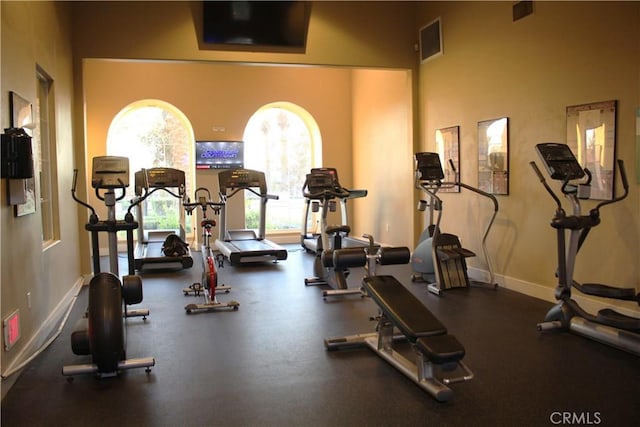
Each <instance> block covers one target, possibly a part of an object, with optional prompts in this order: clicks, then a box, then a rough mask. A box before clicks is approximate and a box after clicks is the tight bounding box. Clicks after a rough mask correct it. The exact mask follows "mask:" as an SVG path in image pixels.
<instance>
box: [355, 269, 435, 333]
mask: <svg viewBox="0 0 640 427" xmlns="http://www.w3.org/2000/svg"><path fill="white" fill-rule="evenodd" d="M363 286H364V288H365V289H366V291H367V293H368V294H369V296H370V297H371V298H372V299H373V300H374V301H375V302H376V304H378V306H379V307H380V308H381V309H382V311H383V312H384V313H385V314H386V315H387V316H388V317H389V319H390V320H391V321H392V322H393V323H394V325H396V327H397V328H398V329H400V331H401V332H402V333H403V334H404V335H405V336H406V337H407V339H408V340H409V341H411V342H412V343H415V342H416V341H417V340H418V338H421V337H429V336H433V335H444V334H446V333H447V328H446V327H445V326H444V325H443V324H442V323H440V321H439V320H438V319H437V318H436V317H435V316H434V315H433V314H432V313H431V311H429V309H428V308H427V307H425V306H424V304H422V302H421V301H420V300H419V299H418V298H417V297H416V296H415V295H413V294H412V293H411V292H410V291H409V290H408V289H407V288H405V287H404V286H403V285H402V283H400V282H398V280H397V279H396V278H395V277H393V276H384V275H383V276H372V277H366V278H365V279H364V281H363Z"/></svg>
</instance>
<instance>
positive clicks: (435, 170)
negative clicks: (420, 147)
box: [415, 153, 444, 181]
mask: <svg viewBox="0 0 640 427" xmlns="http://www.w3.org/2000/svg"><path fill="white" fill-rule="evenodd" d="M415 157H416V162H417V165H416V170H417V171H418V172H420V180H421V181H439V180H442V179H444V171H443V170H442V164H441V163H440V155H439V154H438V153H416V155H415Z"/></svg>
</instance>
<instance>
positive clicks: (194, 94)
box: [83, 60, 353, 242]
mask: <svg viewBox="0 0 640 427" xmlns="http://www.w3.org/2000/svg"><path fill="white" fill-rule="evenodd" d="M83 72H84V87H85V108H86V123H87V126H86V129H87V142H88V144H87V158H93V157H94V156H98V155H104V154H106V139H107V132H108V130H109V125H110V124H111V120H112V119H113V118H114V117H115V116H116V115H117V114H118V113H119V112H120V110H122V109H123V108H125V107H126V106H127V105H128V104H130V103H132V102H135V101H138V100H141V99H149V98H151V99H160V100H163V101H166V102H169V103H171V104H173V105H174V106H175V107H177V108H178V109H180V110H181V111H182V112H183V113H184V114H185V115H186V117H187V118H188V119H189V121H190V122H191V125H192V127H193V130H194V134H195V137H196V139H216V138H219V139H231V140H235V139H238V140H241V139H242V137H243V133H244V130H245V126H246V125H247V122H248V120H249V118H250V117H251V116H252V115H253V114H254V113H255V112H256V111H257V110H258V109H259V108H260V107H262V106H263V105H266V104H269V103H272V102H280V101H287V102H292V103H294V104H297V105H299V106H300V107H302V108H304V109H305V110H306V111H307V112H308V113H309V114H311V116H313V118H314V119H315V121H316V123H317V125H318V127H319V129H320V135H321V138H322V142H323V144H322V146H323V150H322V159H323V163H324V165H328V166H333V167H335V168H337V169H338V170H339V171H340V175H341V181H344V183H343V185H346V186H350V185H351V182H352V180H353V178H352V174H351V169H352V166H351V165H352V154H351V139H352V135H351V134H352V131H351V127H352V124H351V123H352V120H351V70H349V69H346V68H335V67H334V68H327V67H322V68H319V67H296V66H289V67H273V66H259V65H237V64H224V63H196V62H148V61H144V62H142V61H136V62H131V61H128V62H125V61H108V60H86V61H85V64H84V69H83ZM167 82H171V84H167ZM214 126H216V127H220V126H221V127H224V128H225V131H224V132H216V131H214V130H213V127H214ZM196 186H197V187H200V186H204V187H206V188H209V189H210V191H211V194H217V193H218V182H217V172H216V171H198V172H197V173H196ZM193 190H194V189H193V188H191V189H188V191H189V192H192V191H193ZM231 201H232V202H233V201H234V200H231ZM230 208H231V214H230V215H229V220H230V222H229V227H230V228H243V227H244V223H243V222H241V221H239V218H243V217H244V215H243V214H242V211H241V209H242V206H241V204H238V203H235V204H231V206H230ZM236 210H238V211H240V212H235V211H236ZM234 219H236V222H237V223H234V222H233V220H234ZM298 240H299V237H297V236H296V237H294V240H293V241H294V242H295V241H298Z"/></svg>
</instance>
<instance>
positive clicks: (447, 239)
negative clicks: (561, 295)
mask: <svg viewBox="0 0 640 427" xmlns="http://www.w3.org/2000/svg"><path fill="white" fill-rule="evenodd" d="M415 159H416V173H415V187H416V188H417V189H419V190H421V191H423V192H425V193H426V194H427V195H428V196H429V200H428V201H426V200H420V202H419V204H418V210H419V211H422V212H424V211H427V209H428V211H427V212H428V218H429V225H428V226H427V227H426V228H425V230H424V231H423V232H422V234H421V235H420V238H419V240H418V245H417V246H416V248H415V250H414V252H413V254H412V257H411V267H412V270H413V272H414V274H413V275H412V276H411V280H412V281H425V282H430V283H429V285H428V286H427V289H428V290H429V291H430V292H432V293H434V294H436V295H440V294H441V292H442V291H445V290H447V289H453V288H468V287H470V286H472V285H473V286H487V287H491V288H493V289H496V288H497V286H498V285H497V283H495V278H494V273H493V268H492V264H491V258H490V257H489V253H488V251H487V247H486V241H487V237H488V235H489V232H490V231H491V227H492V225H493V222H494V220H495V218H496V216H497V214H498V200H497V199H496V197H495V196H494V195H493V194H490V193H487V192H485V191H482V190H480V189H478V188H475V187H472V186H470V185H468V184H465V183H464V182H461V181H460V177H459V174H458V172H457V171H456V169H455V166H454V165H453V162H451V161H449V163H450V164H451V167H452V169H453V171H454V172H455V176H456V180H455V182H444V181H443V179H444V171H443V169H442V164H441V163H440V156H439V155H438V153H416V154H415ZM454 186H460V187H462V188H464V189H467V190H469V191H472V192H474V193H476V194H479V195H481V196H483V197H486V198H488V199H490V200H491V202H492V204H493V213H492V216H491V218H490V219H489V221H488V223H487V226H486V227H485V230H484V234H483V236H482V253H483V256H484V259H485V262H486V265H487V269H488V271H489V281H488V282H482V281H479V280H473V279H470V278H469V276H468V273H467V262H466V258H470V257H475V256H476V254H475V253H474V252H473V251H471V250H469V249H466V248H463V247H462V245H461V243H460V239H459V238H458V236H456V235H455V234H450V233H443V232H442V229H441V228H440V221H441V219H442V199H440V197H439V196H438V194H437V193H438V191H439V190H440V189H442V188H451V187H454ZM436 212H437V215H435V213H436ZM434 216H436V219H435V221H434Z"/></svg>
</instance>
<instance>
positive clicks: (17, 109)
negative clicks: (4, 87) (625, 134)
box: [9, 92, 33, 135]
mask: <svg viewBox="0 0 640 427" xmlns="http://www.w3.org/2000/svg"><path fill="white" fill-rule="evenodd" d="M9 95H10V107H11V127H12V128H24V129H25V131H26V132H27V133H28V134H29V135H31V129H33V107H32V106H31V103H30V102H29V101H27V100H26V99H24V98H23V97H21V96H20V95H18V94H17V93H15V92H10V93H9Z"/></svg>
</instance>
